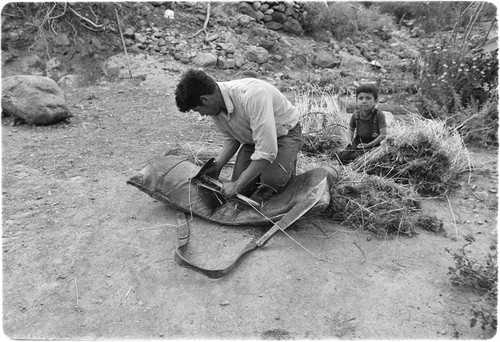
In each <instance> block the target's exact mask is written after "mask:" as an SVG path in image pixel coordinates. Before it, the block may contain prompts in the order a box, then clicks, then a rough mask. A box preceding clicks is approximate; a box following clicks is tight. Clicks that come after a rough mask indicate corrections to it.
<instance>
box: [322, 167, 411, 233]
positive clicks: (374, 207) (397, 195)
mask: <svg viewBox="0 0 500 342" xmlns="http://www.w3.org/2000/svg"><path fill="white" fill-rule="evenodd" d="M330 195H331V200H330V205H329V207H328V209H327V210H326V211H325V212H324V214H325V216H326V217H327V218H330V219H331V220H333V221H335V222H338V223H340V224H342V225H348V226H351V227H354V228H357V229H363V230H367V231H369V232H371V233H373V234H375V235H376V236H378V237H387V236H388V235H389V234H394V233H398V234H403V235H407V236H413V235H415V234H416V233H415V229H414V224H413V222H412V219H411V217H410V213H412V212H414V211H416V210H417V209H418V208H419V203H418V201H417V200H415V198H416V195H417V194H416V193H415V191H413V189H412V188H411V187H408V186H402V185H399V184H397V183H395V182H394V181H393V180H391V179H384V178H381V177H378V176H369V175H366V174H360V173H357V172H354V171H352V170H350V169H348V168H346V170H345V174H344V175H343V177H342V179H341V180H340V181H339V183H338V184H336V185H335V186H333V187H332V188H331V189H330Z"/></svg>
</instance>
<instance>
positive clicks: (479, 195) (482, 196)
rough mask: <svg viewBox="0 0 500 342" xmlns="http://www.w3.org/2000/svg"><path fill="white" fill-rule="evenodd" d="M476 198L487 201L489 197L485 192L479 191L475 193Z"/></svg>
mask: <svg viewBox="0 0 500 342" xmlns="http://www.w3.org/2000/svg"><path fill="white" fill-rule="evenodd" d="M476 196H477V198H479V199H480V200H481V201H487V200H488V198H489V197H490V195H488V193H487V192H486V191H479V192H476Z"/></svg>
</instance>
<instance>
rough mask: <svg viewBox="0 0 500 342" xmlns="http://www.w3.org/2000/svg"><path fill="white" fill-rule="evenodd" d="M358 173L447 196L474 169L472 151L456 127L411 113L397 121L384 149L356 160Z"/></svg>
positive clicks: (420, 192)
mask: <svg viewBox="0 0 500 342" xmlns="http://www.w3.org/2000/svg"><path fill="white" fill-rule="evenodd" d="M350 167H351V168H352V169H353V170H354V171H357V172H363V173H367V174H370V175H377V176H380V177H384V178H392V179H394V181H396V182H397V183H400V184H409V185H412V186H413V187H414V188H415V190H416V191H417V192H418V193H419V194H423V195H443V194H446V193H447V192H449V191H450V190H451V189H453V188H454V187H455V186H456V180H457V178H458V175H459V174H460V173H462V172H464V171H467V170H469V169H470V159H469V154H468V151H467V149H466V147H465V145H464V143H463V141H462V139H461V137H460V135H459V134H458V132H456V131H455V130H453V129H451V128H449V127H447V126H446V125H445V123H444V122H442V121H437V120H427V119H424V118H421V117H419V116H417V115H409V116H408V118H407V119H406V120H401V121H398V122H395V123H394V126H392V127H391V132H390V135H389V136H388V138H387V139H386V141H385V142H384V144H382V147H381V148H377V149H374V150H372V151H370V152H368V153H366V154H365V155H363V156H362V157H360V158H358V159H357V160H355V161H354V162H353V163H352V164H350Z"/></svg>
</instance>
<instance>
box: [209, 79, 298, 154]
mask: <svg viewBox="0 0 500 342" xmlns="http://www.w3.org/2000/svg"><path fill="white" fill-rule="evenodd" d="M217 85H218V86H219V89H220V91H221V94H222V97H223V99H224V103H225V105H226V108H227V113H225V112H221V113H219V115H216V116H212V119H213V121H214V123H215V125H216V126H217V127H218V129H219V130H220V131H221V133H222V134H223V135H224V137H225V138H226V139H229V140H237V141H238V142H239V143H241V144H253V145H255V152H254V153H253V154H252V156H251V159H252V160H261V159H265V160H268V161H269V162H271V163H272V162H273V161H274V159H275V158H276V155H277V153H278V140H277V139H278V137H281V136H284V135H287V134H288V131H289V130H291V129H292V128H294V127H295V125H297V123H298V121H299V112H298V110H297V108H295V107H294V106H293V105H292V103H291V102H290V101H289V100H288V99H287V98H286V96H285V95H283V94H282V93H281V92H280V91H279V90H278V89H277V88H276V87H274V86H273V85H271V84H270V83H267V82H265V81H262V80H258V79H254V78H244V79H239V80H234V81H228V82H217Z"/></svg>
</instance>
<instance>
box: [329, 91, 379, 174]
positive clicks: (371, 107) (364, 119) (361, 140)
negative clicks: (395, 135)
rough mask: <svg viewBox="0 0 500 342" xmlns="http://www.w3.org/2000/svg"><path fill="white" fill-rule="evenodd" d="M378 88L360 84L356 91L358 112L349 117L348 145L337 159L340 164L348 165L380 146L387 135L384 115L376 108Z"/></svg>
mask: <svg viewBox="0 0 500 342" xmlns="http://www.w3.org/2000/svg"><path fill="white" fill-rule="evenodd" d="M377 102H378V88H377V86H375V85H373V84H362V85H360V86H359V87H358V88H357V89H356V103H357V106H358V110H356V111H355V112H354V113H353V115H352V116H351V121H350V122H349V130H348V132H347V138H348V140H349V142H350V143H349V145H347V147H346V148H345V150H344V151H341V152H340V153H339V154H338V155H337V158H338V160H339V161H340V163H341V164H344V165H346V164H349V163H350V162H352V161H353V160H354V159H356V158H358V157H359V156H361V155H362V154H364V153H365V152H367V151H369V150H370V149H372V148H374V147H376V146H378V145H380V143H381V142H382V141H383V140H384V139H385V137H386V135H387V124H386V122H385V116H384V113H382V112H381V111H380V110H378V109H377V108H376V105H377Z"/></svg>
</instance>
